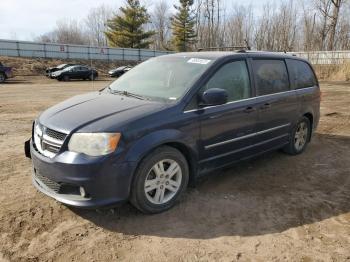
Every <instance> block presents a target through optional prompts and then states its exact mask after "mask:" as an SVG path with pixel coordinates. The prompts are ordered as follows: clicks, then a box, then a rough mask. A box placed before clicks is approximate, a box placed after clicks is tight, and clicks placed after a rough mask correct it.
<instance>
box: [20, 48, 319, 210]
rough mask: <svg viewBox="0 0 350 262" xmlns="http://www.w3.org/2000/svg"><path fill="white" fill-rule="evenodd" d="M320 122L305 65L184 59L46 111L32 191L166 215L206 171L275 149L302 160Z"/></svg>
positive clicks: (260, 56)
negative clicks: (124, 203)
mask: <svg viewBox="0 0 350 262" xmlns="http://www.w3.org/2000/svg"><path fill="white" fill-rule="evenodd" d="M319 117H320V87H319V84H318V81H317V78H316V75H315V73H314V71H313V69H312V67H311V65H310V63H309V62H307V61H306V60H304V59H301V58H297V57H295V56H291V55H286V54H277V53H268V52H248V51H244V52H237V53H236V52H199V53H178V54H171V55H164V56H159V57H156V58H152V59H149V60H147V62H143V63H141V64H140V65H138V66H136V67H134V68H133V69H132V70H130V72H128V73H127V74H125V75H123V76H122V77H120V78H118V79H117V80H116V81H114V82H113V83H111V84H110V85H109V86H107V87H106V88H105V89H104V90H100V91H98V92H93V93H91V92H90V93H87V94H85V95H79V96H75V97H73V98H70V99H68V100H67V101H65V102H62V103H60V104H58V105H55V106H53V107H51V108H50V109H48V110H46V111H45V112H43V113H42V114H41V115H40V116H38V118H37V119H36V120H35V121H34V123H33V129H32V134H33V137H32V139H31V141H27V142H26V146H25V148H26V154H27V156H31V158H32V163H33V166H34V167H33V169H32V170H33V184H34V185H35V187H36V188H37V189H38V190H40V191H42V192H43V193H45V194H47V195H48V196H50V197H53V198H55V199H56V200H58V201H60V202H63V203H65V204H67V205H72V206H79V207H98V206H104V205H111V204H115V203H118V202H122V201H126V200H129V201H130V202H131V203H132V204H133V205H134V206H135V207H137V208H138V209H139V210H141V211H142V212H145V213H158V212H162V211H165V210H167V209H169V208H171V207H172V206H174V204H175V203H176V201H177V200H178V199H179V198H180V196H181V194H182V193H183V192H184V191H185V189H186V187H187V185H188V183H189V181H191V182H194V181H195V180H196V179H197V178H199V177H200V176H202V175H204V174H206V173H208V172H213V171H214V170H217V169H219V168H223V167H225V166H228V165H230V164H232V163H235V162H237V161H240V160H245V159H248V158H252V157H254V156H257V155H259V154H263V153H265V152H268V151H272V150H277V149H283V150H284V151H285V152H286V153H288V154H291V155H297V154H301V153H302V152H304V150H305V149H306V147H307V145H308V143H309V142H310V141H311V137H312V134H313V133H314V131H315V129H316V127H317V125H318V121H319ZM275 160H276V159H275ZM303 160H305V158H303V157H300V161H303ZM277 161H278V159H277ZM266 164H267V165H268V163H266ZM278 172H279V170H276V175H278ZM213 173H214V172H213ZM237 193H238V192H237ZM232 194H234V192H232Z"/></svg>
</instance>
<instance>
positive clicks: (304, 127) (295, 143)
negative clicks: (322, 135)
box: [283, 117, 311, 155]
mask: <svg viewBox="0 0 350 262" xmlns="http://www.w3.org/2000/svg"><path fill="white" fill-rule="evenodd" d="M310 136H311V124H310V120H309V119H308V118H307V117H302V118H301V119H300V120H299V122H298V123H297V124H296V125H295V127H294V128H293V130H292V132H291V137H290V141H289V144H287V145H286V146H285V147H284V148H283V151H284V152H285V153H287V154H290V155H298V154H301V153H302V152H304V151H305V149H306V147H307V145H308V143H309V141H310Z"/></svg>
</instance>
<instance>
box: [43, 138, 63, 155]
mask: <svg viewBox="0 0 350 262" xmlns="http://www.w3.org/2000/svg"><path fill="white" fill-rule="evenodd" d="M60 148H61V146H60V145H53V144H48V143H47V141H46V140H43V142H42V149H43V150H47V151H49V152H52V153H56V154H57V153H58V151H60Z"/></svg>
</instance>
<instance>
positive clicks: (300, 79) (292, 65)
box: [287, 59, 317, 89]
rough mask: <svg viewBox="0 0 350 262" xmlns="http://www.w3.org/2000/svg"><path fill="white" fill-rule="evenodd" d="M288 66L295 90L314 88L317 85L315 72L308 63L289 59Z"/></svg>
mask: <svg viewBox="0 0 350 262" xmlns="http://www.w3.org/2000/svg"><path fill="white" fill-rule="evenodd" d="M287 65H288V70H289V73H290V77H291V81H292V83H293V87H294V89H301V88H307V87H312V86H315V85H316V84H317V81H316V77H315V75H314V72H313V71H312V69H311V67H310V66H309V65H308V64H307V63H305V62H303V61H299V60H293V59H287Z"/></svg>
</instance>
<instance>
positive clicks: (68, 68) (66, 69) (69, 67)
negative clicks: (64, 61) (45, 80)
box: [62, 66, 74, 71]
mask: <svg viewBox="0 0 350 262" xmlns="http://www.w3.org/2000/svg"><path fill="white" fill-rule="evenodd" d="M73 68H74V66H68V67H66V68H64V69H62V71H69V70H71V69H73Z"/></svg>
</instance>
